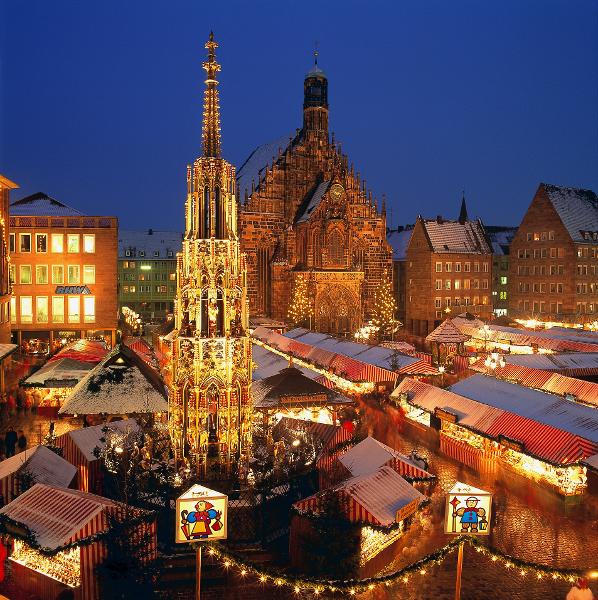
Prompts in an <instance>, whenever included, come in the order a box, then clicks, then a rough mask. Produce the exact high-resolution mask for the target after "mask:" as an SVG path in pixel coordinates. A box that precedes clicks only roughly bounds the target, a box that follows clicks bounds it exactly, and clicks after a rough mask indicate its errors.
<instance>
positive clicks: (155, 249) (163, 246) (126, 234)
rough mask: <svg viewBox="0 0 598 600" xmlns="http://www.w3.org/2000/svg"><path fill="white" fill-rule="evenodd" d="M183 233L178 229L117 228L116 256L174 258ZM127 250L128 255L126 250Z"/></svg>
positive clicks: (121, 257)
mask: <svg viewBox="0 0 598 600" xmlns="http://www.w3.org/2000/svg"><path fill="white" fill-rule="evenodd" d="M182 240H183V234H182V233H181V232H180V231H157V230H156V229H148V230H145V231H133V230H130V229H119V230H118V258H120V259H125V258H131V257H137V258H140V252H143V253H144V255H143V258H146V259H151V258H161V259H165V258H166V259H170V260H176V254H177V252H180V251H181V247H182ZM127 250H128V251H129V255H127V254H126V251H127Z"/></svg>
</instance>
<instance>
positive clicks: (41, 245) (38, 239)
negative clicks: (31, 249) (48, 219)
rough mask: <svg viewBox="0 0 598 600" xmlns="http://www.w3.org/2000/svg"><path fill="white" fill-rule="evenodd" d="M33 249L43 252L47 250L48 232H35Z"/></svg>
mask: <svg viewBox="0 0 598 600" xmlns="http://www.w3.org/2000/svg"><path fill="white" fill-rule="evenodd" d="M35 251H36V252H39V253H41V254H44V253H45V252H47V251H48V234H47V233H36V234H35Z"/></svg>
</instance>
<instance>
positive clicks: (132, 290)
mask: <svg viewBox="0 0 598 600" xmlns="http://www.w3.org/2000/svg"><path fill="white" fill-rule="evenodd" d="M136 289H137V287H136V286H134V285H132V286H130V287H129V292H131V294H134V293H135V290H136Z"/></svg>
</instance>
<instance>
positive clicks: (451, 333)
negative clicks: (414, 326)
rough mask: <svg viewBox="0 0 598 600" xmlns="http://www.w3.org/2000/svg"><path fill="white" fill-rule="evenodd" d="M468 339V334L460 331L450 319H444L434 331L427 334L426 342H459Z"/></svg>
mask: <svg viewBox="0 0 598 600" xmlns="http://www.w3.org/2000/svg"><path fill="white" fill-rule="evenodd" d="M468 339H469V336H468V335H465V334H463V333H461V332H460V331H459V329H457V327H456V325H455V324H454V323H453V322H452V321H451V319H445V320H444V321H443V322H442V323H440V325H438V327H436V329H434V331H432V332H431V333H429V334H428V335H427V337H426V342H438V343H440V344H460V343H462V342H466V341H467V340H468Z"/></svg>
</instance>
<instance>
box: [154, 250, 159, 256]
mask: <svg viewBox="0 0 598 600" xmlns="http://www.w3.org/2000/svg"><path fill="white" fill-rule="evenodd" d="M154 256H155V257H156V258H158V257H159V256H160V251H159V250H154Z"/></svg>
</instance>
